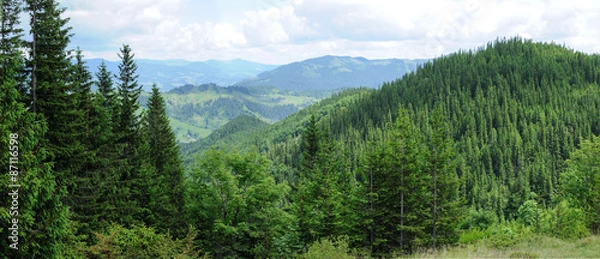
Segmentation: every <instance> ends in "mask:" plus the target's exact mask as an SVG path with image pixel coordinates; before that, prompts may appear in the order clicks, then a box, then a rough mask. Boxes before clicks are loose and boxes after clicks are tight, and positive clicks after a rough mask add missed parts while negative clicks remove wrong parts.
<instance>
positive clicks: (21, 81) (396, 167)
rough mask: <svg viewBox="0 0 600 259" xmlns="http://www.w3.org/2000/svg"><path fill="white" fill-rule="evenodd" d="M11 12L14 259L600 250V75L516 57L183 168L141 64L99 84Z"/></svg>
mask: <svg viewBox="0 0 600 259" xmlns="http://www.w3.org/2000/svg"><path fill="white" fill-rule="evenodd" d="M1 4H2V9H1V11H2V16H1V18H2V19H1V20H0V22H1V23H2V24H1V25H2V26H1V28H2V30H1V31H0V78H1V81H0V98H1V100H2V102H0V118H1V121H0V142H1V143H2V146H5V147H8V150H7V151H6V152H0V154H1V155H0V156H1V160H0V163H1V164H2V167H3V168H5V169H4V170H5V174H4V176H3V177H2V180H1V181H0V185H1V186H2V189H3V190H7V193H9V195H4V196H2V198H0V203H1V204H2V206H1V207H0V225H1V226H2V228H0V233H1V234H2V235H3V236H4V238H2V241H1V242H0V257H1V258H200V257H214V258H295V257H300V258H313V257H314V256H317V255H320V254H321V255H328V256H329V257H331V258H348V257H361V258H362V257H377V258H382V257H384V258H387V257H393V256H397V255H407V254H411V253H414V252H417V251H420V250H422V249H428V248H432V249H438V248H440V247H448V246H453V245H456V244H459V243H460V244H466V243H469V242H472V241H473V240H476V239H487V240H489V242H491V243H492V244H493V245H494V246H496V247H506V246H510V245H513V244H515V243H516V242H518V241H519V240H522V239H519V238H522V236H524V235H533V234H535V235H546V236H552V237H557V238H561V239H565V240H570V239H576V238H581V237H585V236H589V235H590V234H596V235H597V234H598V233H599V232H600V202H599V200H600V175H599V174H600V171H599V170H598V168H600V154H599V152H600V145H599V144H600V139H599V138H598V137H597V136H598V135H599V134H600V116H599V115H600V114H599V113H600V109H599V108H600V107H599V106H600V89H599V85H598V81H599V80H600V56H598V55H589V54H584V53H581V52H577V51H573V50H571V49H568V48H566V47H564V46H559V45H556V44H548V43H535V42H532V41H531V40H525V39H522V38H518V37H516V38H510V39H498V40H496V41H494V42H491V43H489V44H488V45H486V46H483V47H481V48H479V49H477V50H468V51H460V52H458V53H455V54H451V55H448V56H444V57H440V58H437V59H435V60H433V61H431V62H428V63H425V64H424V65H422V66H420V67H419V68H418V69H417V70H416V71H415V72H413V73H410V74H407V75H404V76H402V77H401V78H400V79H398V80H396V81H393V82H386V83H384V84H383V85H382V87H381V88H380V89H363V88H359V89H350V90H347V91H343V92H340V93H337V94H335V95H333V96H332V97H330V98H327V99H325V100H323V101H320V102H319V103H317V104H314V105H312V106H310V107H307V108H306V109H303V110H300V111H299V112H297V113H295V114H293V115H291V116H289V117H287V118H286V119H284V120H282V121H280V122H278V123H275V124H273V125H267V124H265V123H264V122H262V121H260V120H258V119H257V118H253V117H249V116H245V117H239V118H237V119H235V120H233V121H232V122H231V123H230V124H227V125H226V126H225V127H223V128H221V129H220V130H218V131H215V132H214V133H213V134H212V135H211V136H209V137H207V138H206V139H205V140H203V141H202V142H197V143H192V144H189V145H186V146H184V148H183V152H180V147H179V146H178V145H177V142H176V137H175V134H174V133H173V130H172V128H171V127H170V125H169V118H168V117H167V113H166V108H165V107H166V104H165V99H164V98H163V96H162V94H161V92H160V91H159V90H158V88H157V87H155V86H154V87H152V92H151V93H150V94H149V97H148V98H147V100H146V104H145V106H146V107H147V109H145V110H143V109H142V108H141V106H140V104H139V98H140V96H141V91H142V85H141V84H139V83H138V80H137V78H138V75H137V63H136V59H135V53H134V50H133V49H132V48H131V47H130V46H129V45H127V44H124V45H123V46H122V47H121V48H120V49H119V50H116V51H118V57H119V58H120V59H121V61H120V64H119V72H118V73H117V74H116V75H112V74H111V73H110V72H108V71H107V69H106V66H105V65H100V67H99V69H98V72H97V73H95V74H94V75H92V74H91V73H90V72H89V68H88V67H87V65H86V63H85V62H84V59H83V54H82V53H83V51H82V50H80V49H76V50H69V49H67V46H68V43H69V40H70V38H71V37H72V36H73V35H72V34H71V33H70V30H71V28H70V27H69V26H68V19H65V18H62V17H61V14H63V12H64V9H61V8H59V7H58V4H57V3H56V1H54V0H27V1H19V0H4V1H2V2H1ZM22 15H25V16H28V17H29V18H30V21H29V28H28V29H29V33H30V34H31V35H32V37H31V38H30V39H29V40H25V37H24V35H25V31H23V30H22V29H20V28H21V27H20V25H19V19H18V17H19V16H22ZM82 48H85V46H82ZM94 76H95V78H94ZM94 84H95V85H96V87H97V91H92V85H94ZM182 154H183V155H182ZM184 161H185V162H186V163H184ZM516 257H523V256H522V255H521V256H519V254H517V255H516ZM528 257H533V256H528Z"/></svg>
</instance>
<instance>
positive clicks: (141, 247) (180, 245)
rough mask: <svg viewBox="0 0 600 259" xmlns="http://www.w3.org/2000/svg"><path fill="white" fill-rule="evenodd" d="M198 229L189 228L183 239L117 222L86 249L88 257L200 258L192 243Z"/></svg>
mask: <svg viewBox="0 0 600 259" xmlns="http://www.w3.org/2000/svg"><path fill="white" fill-rule="evenodd" d="M195 236H196V232H195V231H193V230H189V231H188V234H187V236H186V237H185V238H184V239H181V240H173V239H171V237H170V236H169V235H164V234H159V233H156V232H155V231H154V229H152V228H148V227H145V226H140V225H136V226H132V227H131V228H124V227H122V226H120V225H114V226H112V227H110V228H109V230H108V234H107V235H103V234H96V238H97V240H98V242H97V243H96V244H95V245H93V246H90V247H89V248H86V249H85V253H86V254H87V257H88V258H97V259H104V258H111V259H131V258H136V259H145V258H148V259H155V258H178V259H192V258H201V257H200V255H199V254H200V252H199V251H198V249H196V248H195V247H194V246H193V240H194V238H195Z"/></svg>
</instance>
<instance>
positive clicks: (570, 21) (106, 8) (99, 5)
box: [63, 0, 600, 63]
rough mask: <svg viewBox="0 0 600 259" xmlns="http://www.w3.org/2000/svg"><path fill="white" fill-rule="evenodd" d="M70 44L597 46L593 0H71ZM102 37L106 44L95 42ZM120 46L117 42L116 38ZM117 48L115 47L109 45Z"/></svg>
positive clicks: (139, 47)
mask: <svg viewBox="0 0 600 259" xmlns="http://www.w3.org/2000/svg"><path fill="white" fill-rule="evenodd" d="M63 5H65V6H66V7H68V8H69V10H68V11H67V12H66V13H65V16H68V17H71V18H72V22H71V25H72V26H73V27H74V28H75V31H74V32H75V38H74V39H73V41H74V44H77V43H78V40H80V39H81V40H80V42H79V43H80V44H78V45H81V47H82V48H83V49H84V50H85V49H86V46H92V47H93V50H91V52H90V54H92V55H101V54H99V53H104V52H106V51H107V50H108V48H114V50H113V52H112V53H116V52H117V51H118V46H120V44H122V43H129V44H131V45H132V48H133V50H134V51H135V52H136V55H137V56H138V57H141V58H157V59H168V58H186V59H195V60H206V59H232V58H245V59H250V60H254V61H262V62H266V63H284V62H290V61H295V60H300V59H304V58H310V57H315V56H319V55H325V54H335V55H353V56H359V55H360V56H365V57H367V58H384V57H390V58H391V57H397V58H431V57H435V56H439V55H443V54H447V53H450V52H453V51H456V50H458V49H469V48H475V47H478V46H481V45H482V44H485V43H486V42H488V41H491V40H494V39H496V38H498V37H500V38H502V37H511V36H515V35H520V36H523V37H527V38H533V39H534V40H536V41H537V40H540V41H555V42H557V43H565V44H567V45H568V46H570V47H572V48H575V49H578V50H582V51H586V52H600V42H599V41H600V27H599V26H597V24H600V3H597V2H596V1H594V0H575V1H560V0H533V1H519V0H513V1H479V0H465V1H461V0H451V1H447V0H427V1H391V0H371V1H363V0H328V1H323V0H293V1H289V0H254V1H248V2H246V1H244V2H243V3H239V2H235V1H216V0H215V1H214V2H213V1H201V2H199V1H196V0H176V1H173V0H129V1H120V0H102V1H85V0H70V1H65V3H63ZM102 44H104V45H105V46H106V48H105V49H101V46H102ZM115 46H116V47H115ZM113 56H116V55H115V54H113Z"/></svg>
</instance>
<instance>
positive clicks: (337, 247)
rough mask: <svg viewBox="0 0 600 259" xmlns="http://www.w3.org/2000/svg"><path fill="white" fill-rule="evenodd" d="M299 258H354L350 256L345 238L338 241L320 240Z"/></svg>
mask: <svg viewBox="0 0 600 259" xmlns="http://www.w3.org/2000/svg"><path fill="white" fill-rule="evenodd" d="M299 258H303V259H329V258H336V259H354V256H352V255H350V250H349V249H348V241H347V239H346V238H338V239H333V240H330V239H322V240H319V241H317V242H315V243H314V244H312V245H311V246H310V248H308V251H307V252H306V253H305V254H302V255H301V256H300V257H299Z"/></svg>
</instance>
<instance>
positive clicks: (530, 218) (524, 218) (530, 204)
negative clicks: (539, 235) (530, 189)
mask: <svg viewBox="0 0 600 259" xmlns="http://www.w3.org/2000/svg"><path fill="white" fill-rule="evenodd" d="M517 216H518V219H519V221H520V222H521V223H523V224H525V225H527V226H533V225H536V224H537V223H538V219H539V216H540V211H539V209H538V204H537V202H536V201H534V200H527V201H525V202H524V203H523V205H521V207H519V209H518V210H517Z"/></svg>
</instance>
